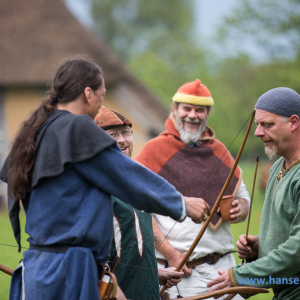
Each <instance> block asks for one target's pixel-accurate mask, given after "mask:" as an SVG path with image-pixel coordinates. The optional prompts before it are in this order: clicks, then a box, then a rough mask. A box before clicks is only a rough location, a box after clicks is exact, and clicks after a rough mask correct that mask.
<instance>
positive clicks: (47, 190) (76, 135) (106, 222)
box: [1, 58, 209, 300]
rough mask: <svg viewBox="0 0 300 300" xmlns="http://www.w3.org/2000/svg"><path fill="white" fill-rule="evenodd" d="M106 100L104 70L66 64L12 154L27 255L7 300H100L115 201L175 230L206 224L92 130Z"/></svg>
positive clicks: (8, 171) (191, 204) (197, 208)
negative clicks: (173, 223) (188, 221)
mask: <svg viewBox="0 0 300 300" xmlns="http://www.w3.org/2000/svg"><path fill="white" fill-rule="evenodd" d="M105 92H106V90H105V84H104V78H103V74H102V72H101V69H100V67H99V66H98V65H96V64H95V63H93V62H90V61H88V60H86V59H82V58H75V59H70V60H67V61H65V62H64V63H63V64H62V65H61V66H60V67H59V68H58V70H57V72H56V75H55V77H54V80H53V83H52V88H51V94H50V96H49V97H48V98H46V99H44V100H43V102H42V104H41V105H40V106H39V107H38V108H37V109H36V110H35V111H34V112H33V113H32V114H31V116H30V117H29V118H28V119H27V120H25V121H24V122H23V124H22V126H21V129H20V131H19V133H18V134H17V136H16V138H15V140H14V142H13V144H12V148H11V151H10V153H9V156H8V159H7V160H6V162H5V165H4V167H3V168H2V170H1V180H3V181H6V182H8V185H9V191H10V193H9V195H10V198H11V199H10V201H15V202H10V217H11V220H12V225H13V229H14V233H15V236H16V238H17V239H19V237H20V228H19V223H18V212H19V200H22V204H23V207H24V210H25V214H26V227H25V231H26V232H27V233H28V235H29V239H28V241H29V243H30V249H29V250H28V251H25V252H24V253H23V261H22V262H21V264H20V265H19V267H18V268H17V269H16V270H15V272H14V274H13V276H12V282H11V290H10V299H21V298H23V299H25V298H26V299H44V300H47V299H49V300H50V299H51V300H52V299H74V300H75V299H76V300H77V299H80V300H86V299H89V300H92V299H95V300H99V293H98V279H99V275H98V271H97V264H104V263H106V261H107V258H108V254H109V249H110V246H111V241H112V230H113V221H112V220H113V214H112V204H111V195H114V196H115V197H118V198H119V199H122V200H123V201H125V202H127V203H130V204H131V205H133V206H134V207H136V208H138V209H143V210H145V211H147V212H156V213H160V214H164V215H169V216H171V217H172V218H173V219H175V220H179V221H183V220H184V219H185V217H186V215H189V216H190V217H192V218H193V220H195V221H196V222H197V221H201V220H202V219H203V218H204V217H205V216H206V215H207V214H208V213H209V208H208V207H207V206H206V205H205V203H204V202H203V201H200V202H199V201H198V199H196V198H187V197H183V196H182V195H181V194H180V193H179V192H177V191H176V190H175V188H174V187H173V186H171V185H169V184H168V183H167V182H166V181H164V180H162V179H161V178H160V177H159V176H156V175H155V174H153V173H152V172H150V171H148V170H147V169H146V168H143V167H142V166H140V165H139V164H137V163H135V162H134V161H132V160H131V159H129V158H128V157H126V156H125V155H123V154H122V152H121V151H120V149H119V147H118V146H117V144H116V141H115V139H114V138H112V137H110V136H109V135H108V134H107V133H105V132H104V131H103V130H101V129H99V128H98V127H97V126H96V124H95V123H94V121H93V119H94V117H95V116H96V114H97V111H98V110H99V108H100V106H101V104H102V101H103V98H104V95H105ZM120 165H122V166H123V167H124V168H122V169H120V168H119V166H120ZM129 178H130V180H129ZM131 178H134V179H135V180H131ZM116 182H118V185H117V186H116ZM157 199H160V201H157ZM18 243H19V247H20V241H19V240H18ZM95 261H96V262H97V264H96V262H95Z"/></svg>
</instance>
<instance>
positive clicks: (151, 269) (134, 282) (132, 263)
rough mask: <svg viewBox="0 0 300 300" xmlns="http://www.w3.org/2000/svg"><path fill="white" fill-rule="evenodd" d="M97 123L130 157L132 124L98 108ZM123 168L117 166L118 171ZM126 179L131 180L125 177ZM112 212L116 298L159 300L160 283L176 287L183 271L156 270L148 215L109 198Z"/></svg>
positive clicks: (115, 113)
mask: <svg viewBox="0 0 300 300" xmlns="http://www.w3.org/2000/svg"><path fill="white" fill-rule="evenodd" d="M95 122H96V124H97V125H98V126H99V127H101V128H102V129H104V130H105V131H106V132H107V133H108V134H109V135H110V136H112V137H113V138H115V139H116V140H117V144H118V146H119V147H120V149H121V151H122V152H123V154H125V155H126V156H128V157H131V155H132V150H133V146H134V143H133V137H132V130H131V127H132V123H131V122H130V121H129V120H128V119H126V118H125V117H124V116H123V115H121V114H120V113H117V112H114V111H111V110H109V109H107V108H105V107H104V106H103V105H102V106H101V108H100V110H99V112H98V114H97V116H96V117H95ZM121 167H122V166H120V168H121ZM128 180H134V179H130V178H128ZM112 204H113V210H114V220H113V222H114V238H113V244H112V248H111V253H110V258H109V261H110V262H113V261H114V259H115V258H116V257H117V256H118V257H120V258H121V260H120V265H119V266H118V267H117V269H116V271H115V274H116V276H117V280H118V285H119V286H120V288H121V290H122V292H123V293H124V295H125V296H124V295H122V294H120V291H119V294H118V295H117V296H118V299H123V298H122V297H126V298H128V299H136V300H137V299H147V300H152V299H153V300H158V299H159V298H160V297H159V284H167V286H168V287H171V286H173V285H175V284H177V283H178V282H179V281H180V280H181V279H180V278H181V276H182V275H183V272H175V271H174V269H175V268H168V269H164V270H159V272H158V270H157V263H156V258H155V253H154V238H153V231H152V221H151V214H149V213H146V212H144V211H140V210H138V209H134V208H133V207H132V206H131V205H129V204H127V203H125V202H123V201H121V200H119V199H117V198H115V197H112Z"/></svg>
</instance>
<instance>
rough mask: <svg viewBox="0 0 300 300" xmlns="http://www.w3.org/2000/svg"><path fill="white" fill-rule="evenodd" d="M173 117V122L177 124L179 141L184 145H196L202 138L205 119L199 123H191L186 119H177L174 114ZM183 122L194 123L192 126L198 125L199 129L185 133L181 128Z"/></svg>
mask: <svg viewBox="0 0 300 300" xmlns="http://www.w3.org/2000/svg"><path fill="white" fill-rule="evenodd" d="M174 117H175V122H176V124H177V127H178V131H179V134H180V139H181V140H182V141H183V142H184V143H185V144H188V143H189V142H194V143H196V142H197V141H198V140H199V139H200V137H201V136H202V134H203V132H204V131H205V128H206V124H207V118H206V119H205V121H200V120H194V121H193V120H191V119H190V118H188V117H186V118H183V119H178V118H177V116H176V115H175V114H174ZM183 121H187V122H190V123H194V124H199V128H198V129H197V130H196V131H193V132H189V131H186V130H185V129H184V127H183Z"/></svg>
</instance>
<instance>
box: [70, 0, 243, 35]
mask: <svg viewBox="0 0 300 300" xmlns="http://www.w3.org/2000/svg"><path fill="white" fill-rule="evenodd" d="M193 1H194V3H195V26H196V30H197V32H198V34H199V36H203V35H204V36H205V37H208V38H209V37H211V36H212V35H213V34H214V33H215V31H216V28H217V26H218V25H219V24H220V22H221V20H222V18H223V17H224V16H226V15H227V14H229V13H230V12H231V10H232V9H233V8H234V7H235V6H236V4H237V3H238V1H239V0H226V1H224V0H193ZM65 3H66V5H67V7H68V8H69V9H70V11H71V12H72V13H73V14H74V15H75V17H76V18H77V19H78V20H79V21H80V22H81V23H82V24H83V25H84V26H87V27H90V26H91V17H90V6H89V1H86V0H65Z"/></svg>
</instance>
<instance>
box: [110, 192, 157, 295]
mask: <svg viewBox="0 0 300 300" xmlns="http://www.w3.org/2000/svg"><path fill="white" fill-rule="evenodd" d="M112 201H113V210H114V240H113V244H112V249H111V252H110V254H111V255H110V258H109V261H110V262H112V261H113V260H114V259H115V257H116V255H118V256H119V257H120V258H121V262H120V265H119V266H118V267H117V269H116V272H115V274H116V276H117V280H118V284H119V286H120V288H121V289H122V291H123V292H124V294H125V296H126V298H127V299H134V300H139V299H147V300H158V299H159V298H160V297H159V283H158V271H157V263H156V258H155V253H154V238H153V231H152V221H151V215H150V214H149V213H145V212H142V211H140V210H138V209H134V208H133V207H132V206H131V205H129V204H127V203H125V202H122V201H120V200H119V199H117V198H115V197H112Z"/></svg>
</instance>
